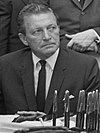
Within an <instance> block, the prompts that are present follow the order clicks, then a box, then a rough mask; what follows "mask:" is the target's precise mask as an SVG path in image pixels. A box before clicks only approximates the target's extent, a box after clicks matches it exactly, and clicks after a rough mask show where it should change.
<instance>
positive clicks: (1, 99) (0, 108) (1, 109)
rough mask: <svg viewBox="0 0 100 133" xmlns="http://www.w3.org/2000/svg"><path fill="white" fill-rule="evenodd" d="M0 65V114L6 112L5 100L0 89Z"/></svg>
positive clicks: (0, 71) (0, 70)
mask: <svg viewBox="0 0 100 133" xmlns="http://www.w3.org/2000/svg"><path fill="white" fill-rule="evenodd" d="M2 88H3V87H2V67H1V63H0V114H6V108H5V102H4V97H3V90H2Z"/></svg>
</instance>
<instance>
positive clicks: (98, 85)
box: [85, 57, 100, 92]
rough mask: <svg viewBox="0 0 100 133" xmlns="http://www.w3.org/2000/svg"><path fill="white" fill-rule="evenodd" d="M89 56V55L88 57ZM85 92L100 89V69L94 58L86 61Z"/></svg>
mask: <svg viewBox="0 0 100 133" xmlns="http://www.w3.org/2000/svg"><path fill="white" fill-rule="evenodd" d="M90 58H91V57H90ZM85 85H86V86H85V88H86V92H90V91H93V90H96V89H98V90H99V91H100V69H99V66H98V63H97V61H96V59H94V60H92V62H90V63H89V62H88V65H87V70H86V77H85Z"/></svg>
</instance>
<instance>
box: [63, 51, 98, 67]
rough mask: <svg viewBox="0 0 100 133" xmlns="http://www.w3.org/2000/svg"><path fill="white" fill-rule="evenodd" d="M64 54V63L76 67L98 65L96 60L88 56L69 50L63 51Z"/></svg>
mask: <svg viewBox="0 0 100 133" xmlns="http://www.w3.org/2000/svg"><path fill="white" fill-rule="evenodd" d="M63 51H64V53H65V58H66V59H67V60H66V62H68V63H69V64H73V65H76V66H82V67H91V66H93V65H98V64H97V60H96V59H95V58H93V57H91V56H89V55H86V54H83V53H79V52H75V51H73V50H70V49H66V50H63Z"/></svg>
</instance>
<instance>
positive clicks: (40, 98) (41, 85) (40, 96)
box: [36, 60, 46, 112]
mask: <svg viewBox="0 0 100 133" xmlns="http://www.w3.org/2000/svg"><path fill="white" fill-rule="evenodd" d="M39 62H40V64H41V69H40V71H39V78H38V86H37V96H36V102H37V109H38V111H41V112H43V111H44V106H45V84H46V69H45V64H46V61H45V60H40V61H39Z"/></svg>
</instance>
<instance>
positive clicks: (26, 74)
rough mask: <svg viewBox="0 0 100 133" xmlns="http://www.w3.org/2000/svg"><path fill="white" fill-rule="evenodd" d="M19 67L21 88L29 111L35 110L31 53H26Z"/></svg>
mask: <svg viewBox="0 0 100 133" xmlns="http://www.w3.org/2000/svg"><path fill="white" fill-rule="evenodd" d="M21 67H22V68H21V73H22V80H23V86H24V91H25V96H26V100H27V103H28V106H29V110H36V109H37V107H36V99H35V90H34V76H33V62H32V54H31V51H30V52H27V54H26V56H25V57H24V61H23V62H22V66H21Z"/></svg>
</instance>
